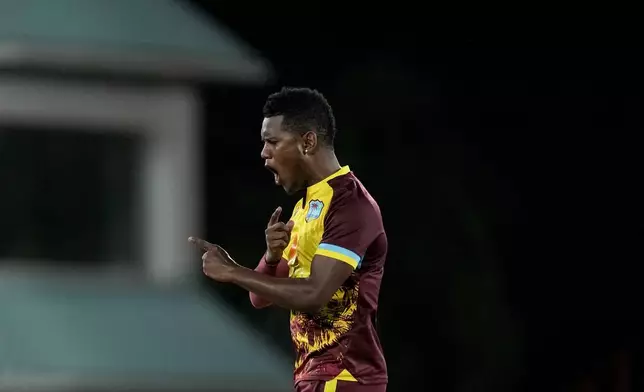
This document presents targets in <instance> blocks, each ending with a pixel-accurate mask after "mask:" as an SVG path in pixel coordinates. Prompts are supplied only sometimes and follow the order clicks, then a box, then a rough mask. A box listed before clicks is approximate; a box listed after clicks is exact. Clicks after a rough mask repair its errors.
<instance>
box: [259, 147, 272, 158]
mask: <svg viewBox="0 0 644 392" xmlns="http://www.w3.org/2000/svg"><path fill="white" fill-rule="evenodd" d="M260 155H261V157H262V159H269V158H270V157H271V155H270V153H269V149H268V146H267V145H266V144H264V147H263V148H262V152H261V154H260Z"/></svg>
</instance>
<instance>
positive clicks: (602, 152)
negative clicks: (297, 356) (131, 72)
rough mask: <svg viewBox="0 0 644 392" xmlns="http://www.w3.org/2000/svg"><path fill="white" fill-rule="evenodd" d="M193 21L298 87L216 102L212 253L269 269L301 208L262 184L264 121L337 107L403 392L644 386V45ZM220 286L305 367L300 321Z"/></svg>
mask: <svg viewBox="0 0 644 392" xmlns="http://www.w3.org/2000/svg"><path fill="white" fill-rule="evenodd" d="M191 3H193V4H195V5H196V6H198V7H200V8H201V9H204V10H206V11H208V12H209V13H210V14H211V15H212V16H213V18H216V19H217V20H218V21H220V22H223V23H224V24H225V25H227V26H228V27H229V28H230V29H231V30H233V31H235V32H236V33H237V34H239V35H240V36H241V37H242V38H243V39H244V40H246V41H247V42H248V43H249V44H250V45H252V46H253V47H254V48H255V49H256V50H258V51H259V52H260V53H261V54H262V55H263V56H265V57H266V58H267V59H268V60H269V61H271V62H272V64H273V65H274V67H275V70H276V73H277V76H278V77H277V80H274V81H272V82H271V83H270V84H269V85H268V86H266V88H265V89H256V88H248V89H245V88H238V87H234V88H233V87H224V88H222V87H221V86H217V87H216V88H214V87H213V88H209V87H205V88H204V89H203V90H202V93H203V96H204V98H205V99H206V106H205V119H204V120H205V125H206V126H205V129H206V134H205V140H206V145H205V146H204V149H205V151H206V157H207V158H206V162H205V165H206V168H207V169H206V175H207V179H208V186H207V189H206V192H207V193H206V197H207V199H206V201H207V217H206V218H207V224H208V238H210V239H211V240H213V241H217V242H218V243H220V244H222V245H223V246H225V247H226V248H227V249H228V250H229V251H230V252H231V253H232V254H233V255H234V256H235V258H236V259H238V260H239V261H241V262H242V263H243V264H245V265H247V266H249V267H254V266H255V264H256V262H257V261H258V259H259V257H260V256H261V254H262V252H263V250H264V247H263V229H264V227H265V224H266V221H267V219H268V217H269V215H270V213H271V212H272V211H273V210H274V208H275V207H276V206H277V205H282V206H285V208H287V209H290V208H291V205H292V203H294V200H290V199H288V198H287V197H286V196H284V195H283V194H282V192H281V190H280V189H276V188H275V187H274V186H273V184H272V176H271V175H270V174H269V173H267V172H266V171H265V169H264V168H263V167H262V165H263V164H262V162H261V160H260V157H259V153H260V150H261V142H260V137H259V129H260V123H261V120H262V116H261V108H262V105H263V103H264V100H265V98H266V96H267V95H268V94H269V93H271V92H273V91H275V90H278V89H279V88H280V87H281V86H282V85H296V86H308V87H312V88H317V89H319V90H320V91H321V92H322V93H324V94H325V95H326V96H327V98H328V99H329V101H330V103H331V105H332V106H333V108H334V111H335V115H336V119H337V123H338V128H339V132H338V136H337V143H336V149H337V153H338V156H339V159H340V161H341V163H342V164H349V165H350V166H351V168H352V169H353V170H354V171H355V172H356V174H357V175H358V176H359V177H360V178H361V179H362V181H363V183H364V184H365V185H366V187H367V188H368V189H369V190H370V191H371V193H372V194H373V195H374V197H375V198H376V199H377V200H378V202H379V204H380V206H381V208H382V211H383V218H384V220H385V226H386V229H387V231H388V236H389V242H390V250H389V257H388V261H387V267H386V273H385V278H384V281H383V287H382V292H381V302H380V303H381V306H380V309H381V311H380V318H379V322H380V326H379V327H380V331H381V337H382V341H383V345H384V349H385V354H386V356H387V359H388V364H389V368H390V387H389V390H392V391H405V390H419V389H418V385H422V386H423V387H424V388H425V389H426V390H435V391H524V390H525V391H537V390H538V391H544V390H547V391H604V390H605V391H616V392H622V391H631V390H638V388H640V387H641V384H637V383H638V380H637V379H636V377H635V376H636V375H637V374H638V373H641V371H642V367H641V364H639V362H638V361H637V358H638V353H639V351H638V349H639V339H638V337H639V333H640V329H641V327H640V318H641V316H640V314H641V311H640V307H639V306H638V303H639V301H638V298H639V297H640V296H641V293H640V291H641V290H640V289H639V287H638V286H639V274H638V272H637V269H636V267H638V264H639V262H641V261H642V257H641V252H640V250H639V249H638V245H639V244H641V233H642V223H641V222H642V219H641V218H642V217H641V214H640V213H641V210H640V206H639V204H638V203H639V200H640V195H641V193H639V189H638V188H639V185H640V182H641V174H640V171H641V164H640V163H639V161H640V159H639V154H640V149H641V148H640V146H641V144H639V133H640V132H641V128H642V87H644V86H643V85H642V69H643V68H642V65H644V64H643V61H642V59H641V50H639V48H641V44H640V43H639V42H633V40H632V39H631V40H624V39H621V38H620V37H619V36H617V34H614V35H613V36H608V35H606V34H603V30H601V31H600V30H597V29H595V30H593V32H594V34H586V33H584V32H581V31H579V30H576V32H575V33H574V34H568V35H563V34H554V32H553V31H551V30H548V29H546V28H545V27H544V28H542V29H541V30H532V31H531V34H522V33H523V32H518V31H516V30H511V29H509V30H505V31H504V32H503V34H498V35H495V36H492V34H486V32H487V31H488V30H487V29H486V28H484V27H479V26H478V25H477V27H476V28H474V27H472V26H470V25H468V23H466V22H465V21H461V22H452V21H451V20H449V21H447V20H441V18H440V16H436V15H433V16H431V17H427V16H426V15H427V14H426V13H422V15H418V16H413V13H412V12H410V11H409V10H407V11H406V12H408V13H409V14H408V15H405V18H404V19H402V15H403V13H402V12H399V11H397V10H395V9H393V8H392V9H384V8H381V9H375V8H376V7H371V8H369V7H361V9H356V10H355V11H352V10H350V9H346V7H339V8H338V7H332V6H331V5H329V4H327V3H311V4H308V3H307V4H304V3H302V4H300V5H299V6H298V7H290V6H278V5H277V4H275V3H270V2H263V3H257V4H253V5H252V6H249V5H248V4H245V5H244V6H241V5H240V4H241V3H239V4H238V5H235V3H233V2H212V1H205V0H202V1H192V2H191ZM321 4H325V5H324V6H323V5H321ZM305 6H306V7H305ZM392 7H393V6H392ZM366 8H368V9H366ZM419 14H421V13H419ZM399 16H400V17H399ZM454 20H458V18H454ZM399 23H401V26H400V27H399V26H398V24H399ZM490 25H494V23H492V21H490ZM467 26H470V28H467ZM496 27H498V26H496ZM573 27H574V26H573ZM526 30H527V29H526ZM573 30H574V28H573ZM548 33H551V34H550V35H552V36H553V37H554V38H549V37H550V35H549V34H548ZM631 37H632V36H631ZM204 284H209V285H211V286H212V289H213V290H214V292H215V293H217V294H221V295H223V296H225V297H226V298H227V299H228V300H229V302H230V304H231V306H232V307H234V308H235V309H237V310H238V311H240V312H243V313H247V316H248V318H249V321H250V322H251V323H252V324H253V325H254V326H255V327H256V328H257V329H258V330H261V331H264V332H266V336H267V339H269V340H273V341H276V342H277V344H278V345H279V346H280V347H282V348H283V349H284V350H290V349H291V348H290V345H289V337H288V326H287V312H285V311H282V310H276V309H270V310H262V311H256V310H254V309H252V308H251V306H250V305H249V303H248V299H247V298H248V297H247V294H246V293H245V292H244V291H243V290H240V289H238V288H236V287H229V286H222V285H217V284H211V283H209V282H205V283H204ZM413 387H415V388H413Z"/></svg>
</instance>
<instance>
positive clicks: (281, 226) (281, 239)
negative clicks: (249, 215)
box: [266, 207, 295, 265]
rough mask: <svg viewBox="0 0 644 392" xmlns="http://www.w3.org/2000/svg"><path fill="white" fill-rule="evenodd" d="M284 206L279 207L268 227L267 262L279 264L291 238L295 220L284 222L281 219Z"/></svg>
mask: <svg viewBox="0 0 644 392" xmlns="http://www.w3.org/2000/svg"><path fill="white" fill-rule="evenodd" d="M281 213H282V207H277V209H276V210H275V212H273V215H271V219H270V220H269V221H268V226H267V227H266V263H268V264H273V265H275V264H278V263H279V262H280V260H281V259H282V253H284V249H286V246H287V245H288V243H289V241H290V240H291V230H293V226H294V225H295V222H293V221H288V223H282V222H280V221H279V219H280V214H281Z"/></svg>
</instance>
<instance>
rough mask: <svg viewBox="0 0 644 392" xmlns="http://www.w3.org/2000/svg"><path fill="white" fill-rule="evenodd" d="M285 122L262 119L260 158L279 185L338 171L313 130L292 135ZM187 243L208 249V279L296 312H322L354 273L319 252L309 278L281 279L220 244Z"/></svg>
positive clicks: (297, 186) (299, 186)
mask: <svg viewBox="0 0 644 392" xmlns="http://www.w3.org/2000/svg"><path fill="white" fill-rule="evenodd" d="M282 120H283V118H282V116H276V117H271V118H265V119H264V121H263V123H262V132H261V135H262V140H263V141H264V148H263V149H262V153H261V156H262V159H264V161H265V166H266V167H267V168H268V169H269V170H271V171H272V172H273V173H274V174H275V180H276V184H278V185H281V186H282V187H283V188H284V190H285V191H286V193H288V194H293V193H296V192H298V191H300V190H303V189H305V188H306V187H308V186H309V185H312V184H315V183H317V182H319V181H322V180H323V179H324V178H326V177H328V176H330V175H331V174H333V173H334V172H336V171H338V170H340V164H339V163H338V160H337V158H336V157H335V154H334V152H333V150H332V149H330V148H328V147H326V146H324V145H322V144H320V143H318V139H317V134H316V133H315V131H314V130H311V131H310V132H307V133H305V134H303V135H299V134H295V133H291V132H288V131H286V130H284V129H283V128H282ZM278 210H280V211H281V208H278ZM276 213H277V211H276ZM275 216H276V214H275V213H274V214H273V216H272V217H271V220H270V221H269V226H270V225H271V224H273V225H274V224H277V223H279V222H275V220H276V219H275ZM277 216H279V213H277ZM283 225H284V224H283ZM287 225H288V224H287ZM287 225H285V230H286V229H288V227H287ZM288 230H289V232H290V229H288ZM189 241H190V242H191V243H193V244H195V245H196V246H197V247H198V248H199V249H201V250H202V251H203V252H204V254H203V256H202V260H203V272H204V274H205V275H206V276H208V277H209V278H211V279H213V280H216V281H219V282H224V283H233V284H236V285H238V286H240V287H242V288H244V289H245V290H248V291H250V292H253V293H255V294H257V295H259V296H260V297H262V298H264V299H266V300H268V301H270V302H272V303H273V304H276V305H278V306H281V307H283V308H287V309H290V310H295V311H303V312H311V313H313V312H315V311H317V310H319V309H320V308H321V307H323V306H324V305H325V304H326V303H328V302H329V300H330V299H331V297H332V296H333V294H334V293H335V292H336V291H337V290H338V288H340V286H341V285H342V283H344V282H345V281H346V280H347V279H348V278H349V276H351V273H352V272H353V268H352V267H351V266H350V265H348V264H346V263H344V262H342V261H338V260H335V259H332V258H329V257H326V256H319V255H316V256H315V257H314V258H313V262H312V264H311V274H310V276H309V277H308V278H305V279H292V278H277V277H273V276H268V275H264V274H261V273H259V272H256V271H253V270H251V269H248V268H245V267H243V266H241V265H239V264H237V263H236V262H235V261H234V260H233V258H232V257H230V255H229V254H228V252H226V251H225V250H224V249H223V248H222V247H220V246H218V245H214V244H210V243H208V242H207V241H204V240H202V239H199V238H195V237H190V238H189ZM267 241H268V239H267ZM287 242H288V241H284V243H283V247H286V245H287ZM280 246H281V245H280ZM283 247H282V248H281V251H283ZM272 248H273V249H268V252H267V256H268V255H269V253H270V254H274V255H275V254H281V251H280V249H276V247H275V246H273V247H272ZM275 261H276V262H279V260H275Z"/></svg>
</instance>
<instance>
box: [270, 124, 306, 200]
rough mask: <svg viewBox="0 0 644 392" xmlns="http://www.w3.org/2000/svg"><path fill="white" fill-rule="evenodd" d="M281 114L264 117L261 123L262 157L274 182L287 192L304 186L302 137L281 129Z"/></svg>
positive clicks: (293, 191) (289, 192) (295, 190)
mask: <svg viewBox="0 0 644 392" xmlns="http://www.w3.org/2000/svg"><path fill="white" fill-rule="evenodd" d="M282 120H283V117H282V116H275V117H269V118H265V119H264V121H263V123H262V141H263V142H264V148H263V149H262V159H264V162H265V163H264V166H265V167H266V168H267V169H268V170H270V171H271V172H272V173H273V174H274V175H275V184H276V185H281V186H282V187H283V188H284V190H285V191H286V193H287V194H289V195H290V194H293V193H295V192H297V191H299V190H301V189H304V188H305V187H306V178H305V174H304V173H305V171H304V169H303V168H304V163H305V162H304V158H305V155H304V153H303V151H304V139H303V138H302V137H301V136H299V135H297V134H294V133H292V132H288V131H285V130H283V129H282Z"/></svg>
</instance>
